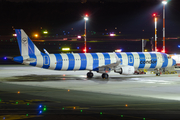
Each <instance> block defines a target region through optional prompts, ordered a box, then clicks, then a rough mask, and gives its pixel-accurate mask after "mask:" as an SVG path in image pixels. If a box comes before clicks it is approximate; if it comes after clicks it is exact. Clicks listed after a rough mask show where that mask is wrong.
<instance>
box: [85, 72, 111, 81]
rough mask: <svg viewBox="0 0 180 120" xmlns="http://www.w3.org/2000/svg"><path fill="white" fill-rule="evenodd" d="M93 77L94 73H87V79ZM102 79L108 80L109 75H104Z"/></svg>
mask: <svg viewBox="0 0 180 120" xmlns="http://www.w3.org/2000/svg"><path fill="white" fill-rule="evenodd" d="M92 77H93V73H92V72H91V71H90V72H88V73H87V78H92ZM102 78H103V79H108V78H109V75H108V74H107V73H103V74H102Z"/></svg>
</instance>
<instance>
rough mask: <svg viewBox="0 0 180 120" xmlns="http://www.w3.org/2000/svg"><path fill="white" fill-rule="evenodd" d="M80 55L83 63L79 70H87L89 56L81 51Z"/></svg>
mask: <svg viewBox="0 0 180 120" xmlns="http://www.w3.org/2000/svg"><path fill="white" fill-rule="evenodd" d="M79 56H80V60H81V65H80V68H79V70H85V69H86V66H87V58H86V55H85V54H84V53H79Z"/></svg>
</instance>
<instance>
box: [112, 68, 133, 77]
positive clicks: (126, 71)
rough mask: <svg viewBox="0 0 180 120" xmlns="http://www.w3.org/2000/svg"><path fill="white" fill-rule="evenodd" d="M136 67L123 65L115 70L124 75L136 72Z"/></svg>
mask: <svg viewBox="0 0 180 120" xmlns="http://www.w3.org/2000/svg"><path fill="white" fill-rule="evenodd" d="M134 71H135V68H134V67H133V66H122V67H118V68H116V69H114V72H116V73H119V74H122V75H132V74H134Z"/></svg>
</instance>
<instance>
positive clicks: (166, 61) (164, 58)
mask: <svg viewBox="0 0 180 120" xmlns="http://www.w3.org/2000/svg"><path fill="white" fill-rule="evenodd" d="M161 55H162V60H163V64H162V68H165V67H167V65H168V58H167V55H166V54H164V53H161Z"/></svg>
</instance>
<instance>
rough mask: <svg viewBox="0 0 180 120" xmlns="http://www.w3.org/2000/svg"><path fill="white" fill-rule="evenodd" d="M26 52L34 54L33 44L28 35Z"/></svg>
mask: <svg viewBox="0 0 180 120" xmlns="http://www.w3.org/2000/svg"><path fill="white" fill-rule="evenodd" d="M28 54H29V55H34V44H33V43H32V41H31V40H30V38H29V37H28Z"/></svg>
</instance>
